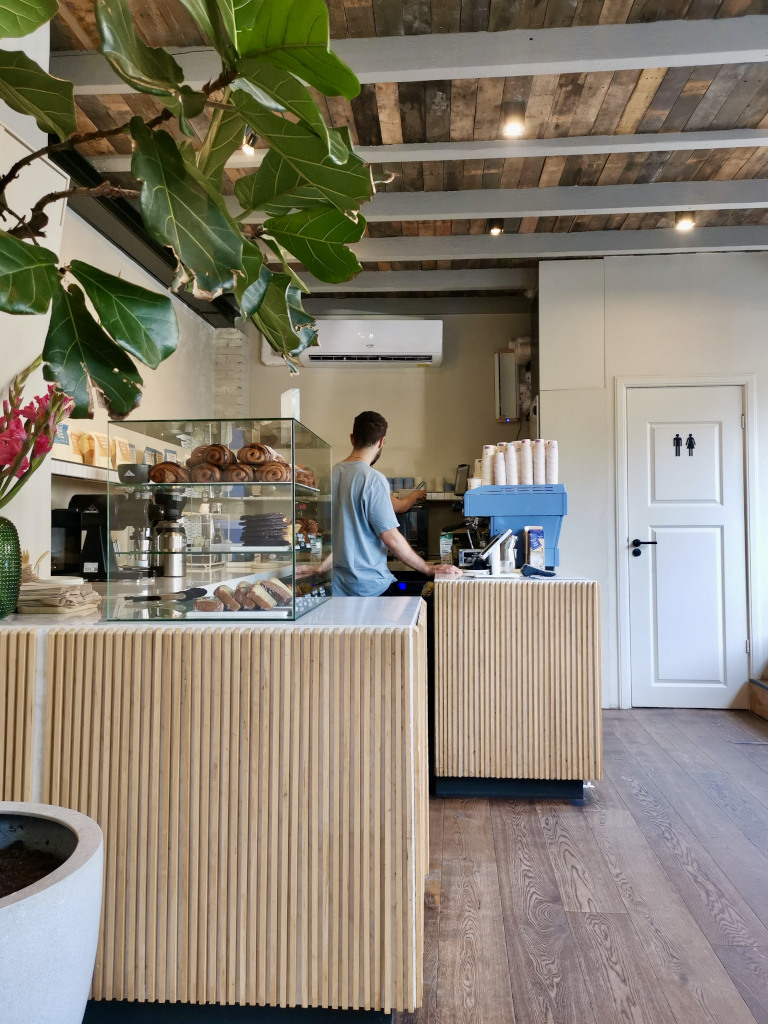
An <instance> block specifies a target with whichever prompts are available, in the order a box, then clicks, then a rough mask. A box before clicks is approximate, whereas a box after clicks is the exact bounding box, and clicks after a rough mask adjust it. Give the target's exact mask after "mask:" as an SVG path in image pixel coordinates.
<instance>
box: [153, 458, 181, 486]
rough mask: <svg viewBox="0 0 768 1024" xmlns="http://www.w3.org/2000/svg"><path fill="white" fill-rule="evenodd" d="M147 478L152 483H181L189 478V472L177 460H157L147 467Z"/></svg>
mask: <svg viewBox="0 0 768 1024" xmlns="http://www.w3.org/2000/svg"><path fill="white" fill-rule="evenodd" d="M149 479H150V480H151V481H152V483H153V484H183V483H186V482H187V481H188V480H189V473H188V472H187V470H186V469H185V468H184V466H180V465H179V464H178V463H177V462H158V463H157V465H156V466H150V467H149Z"/></svg>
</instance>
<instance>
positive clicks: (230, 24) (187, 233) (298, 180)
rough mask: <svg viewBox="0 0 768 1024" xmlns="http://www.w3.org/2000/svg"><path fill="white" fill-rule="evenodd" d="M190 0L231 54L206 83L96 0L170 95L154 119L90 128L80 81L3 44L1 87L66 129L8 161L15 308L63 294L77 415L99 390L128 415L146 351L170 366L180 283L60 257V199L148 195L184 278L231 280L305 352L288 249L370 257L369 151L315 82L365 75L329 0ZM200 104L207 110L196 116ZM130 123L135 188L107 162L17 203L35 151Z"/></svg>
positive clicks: (143, 207) (293, 349)
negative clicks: (164, 287)
mask: <svg viewBox="0 0 768 1024" xmlns="http://www.w3.org/2000/svg"><path fill="white" fill-rule="evenodd" d="M181 3H183V5H184V7H185V8H186V9H187V11H188V12H189V13H190V14H191V16H192V17H193V18H194V19H195V21H196V22H197V24H198V26H199V27H200V30H201V32H202V33H203V34H204V35H205V36H207V38H208V39H209V40H210V42H211V44H212V45H213V47H214V48H215V50H216V52H217V53H218V56H219V58H220V62H221V64H220V72H219V74H218V75H217V76H216V77H215V78H214V79H213V80H211V81H210V82H208V83H207V84H206V85H204V86H203V87H202V89H193V88H192V87H190V86H189V85H188V84H186V83H185V82H184V72H183V70H182V68H181V67H180V65H179V64H178V63H177V62H176V61H175V60H174V58H173V56H172V55H171V54H170V53H168V52H167V51H166V50H163V49H160V48H154V47H150V46H147V45H146V44H145V43H144V42H143V41H142V40H141V39H139V38H138V36H137V35H136V31H135V27H134V21H133V18H132V16H131V11H130V7H129V4H128V0H95V3H94V8H95V13H96V20H97V23H98V27H99V30H100V33H101V52H102V53H103V55H104V57H105V58H106V60H107V61H108V62H109V64H110V65H111V67H112V69H113V70H114V71H115V73H116V74H117V75H119V76H120V77H121V78H122V79H123V80H124V81H125V82H127V83H128V84H129V85H130V86H131V87H132V88H133V89H135V90H137V91H139V92H142V93H148V94H151V95H152V96H154V97H156V98H159V99H160V100H161V101H162V103H163V105H164V106H163V109H162V110H161V112H160V113H159V114H158V115H157V116H156V117H154V118H151V119H150V120H144V119H142V118H141V117H133V118H131V119H130V120H129V121H127V122H126V123H125V124H122V125H119V126H117V127H115V128H110V129H108V130H104V131H96V132H85V133H84V132H78V131H77V123H76V117H75V106H74V100H73V87H72V84H71V83H70V82H66V81H63V80H60V79H55V78H53V77H52V76H50V75H48V74H47V73H46V72H45V71H43V70H42V69H41V68H40V67H39V66H38V65H37V64H35V62H34V61H32V60H30V58H29V57H27V56H26V54H24V53H23V52H21V51H14V50H12V49H2V50H0V96H1V97H2V99H3V100H4V101H5V102H6V103H7V104H8V105H9V106H11V107H12V108H13V109H14V110H16V111H18V112H20V113H22V114H28V115H30V116H31V117H34V119H35V120H36V122H37V125H38V126H39V128H40V129H41V130H42V131H44V132H47V133H49V136H52V138H51V140H50V141H49V143H48V144H47V145H46V146H43V147H41V148H40V149H39V150H37V151H36V152H31V153H29V154H27V155H26V156H24V157H23V158H22V159H20V160H18V161H17V162H16V163H14V164H13V165H12V166H11V167H7V168H5V169H4V170H3V169H2V168H0V171H2V173H0V219H1V221H0V222H1V223H2V226H3V229H2V230H0V311H4V312H6V313H12V314H16V315H19V314H42V313H46V312H47V311H48V310H49V309H50V310H51V317H50V325H49V327H48V331H47V335H46V338H45V342H44V346H43V353H42V355H43V362H44V375H45V377H46V379H47V380H50V381H52V382H54V383H56V384H57V385H58V387H59V388H60V389H61V391H62V392H64V393H65V394H68V395H70V396H71V397H72V399H73V403H74V404H73V410H72V415H73V416H75V417H78V416H88V415H90V413H91V405H92V397H93V391H94V390H95V392H96V393H97V395H98V396H99V398H100V399H101V400H102V401H103V402H104V403H105V404H106V406H107V408H108V411H109V414H110V415H111V416H112V417H113V418H114V417H120V416H125V415H127V414H128V413H130V412H131V410H132V409H134V408H135V407H136V405H137V404H138V402H139V400H140V398H141V386H142V379H141V376H140V375H139V373H138V370H137V367H136V364H135V362H134V360H139V361H140V362H143V363H144V364H146V365H148V366H150V367H155V366H157V365H158V364H159V362H160V361H161V360H163V359H165V358H167V357H168V356H169V355H170V354H171V352H172V351H173V350H174V349H175V347H176V341H177V326H176V323H175V316H174V313H173V309H172V307H171V303H170V300H169V298H168V296H164V295H159V294H157V293H155V292H152V291H148V290H147V289H144V288H138V287H136V286H135V285H132V284H128V283H127V282H125V281H122V280H121V279H120V278H116V277H114V276H112V275H110V274H106V273H104V271H102V270H101V269H99V268H98V267H94V266H91V265H89V264H87V263H84V262H82V261H80V260H73V261H72V262H71V263H70V264H69V265H67V266H61V265H60V263H59V260H58V257H57V255H56V254H55V253H54V252H52V251H50V250H49V249H47V248H46V247H45V246H44V245H43V244H42V242H43V241H44V239H45V231H46V226H47V223H48V214H47V212H46V210H47V208H48V207H49V206H50V205H51V204H52V203H55V202H58V201H60V200H62V199H67V198H68V197H69V196H71V195H82V194H90V195H94V196H98V197H101V198H107V199H108V198H115V197H121V198H125V199H129V200H138V203H139V207H140V211H141V215H142V218H143V221H144V225H145V227H146V230H147V231H148V232H149V234H150V235H151V236H152V237H153V238H154V239H155V240H156V241H158V242H160V243H161V244H162V245H165V246H168V247H169V248H170V249H171V250H172V252H173V254H174V255H175V257H176V260H177V273H176V279H175V283H174V287H175V288H181V287H186V288H190V289H192V291H193V292H194V293H195V294H196V295H199V296H203V297H206V298H213V297H215V296H218V295H221V294H222V293H224V292H232V293H233V294H234V295H235V297H236V299H237V302H238V303H239V308H240V312H241V315H242V317H243V319H250V320H252V321H253V322H254V323H255V324H256V326H257V327H258V328H259V330H260V331H261V333H262V334H263V335H264V337H266V338H267V340H268V341H269V343H270V345H272V347H273V348H274V349H276V350H277V351H278V352H280V353H282V354H283V355H284V356H285V358H286V360H287V362H288V363H289V365H291V366H292V367H293V368H295V363H294V360H295V356H297V355H298V354H299V353H300V352H301V351H303V349H305V348H306V347H307V346H308V345H314V344H316V343H317V330H316V325H315V322H314V320H313V319H312V317H311V316H309V315H308V314H307V313H306V312H305V311H304V309H303V308H302V301H301V300H302V293H304V292H306V291H308V289H307V287H306V285H305V284H304V283H303V282H302V280H301V279H300V277H298V276H297V274H296V273H295V272H294V270H293V268H292V267H291V266H290V265H289V264H290V262H291V261H295V260H298V261H299V262H300V263H303V264H304V265H305V266H306V267H307V269H308V270H309V271H310V272H311V273H313V274H315V275H316V276H317V277H319V278H320V279H322V280H324V281H334V282H335V281H345V280H347V279H348V278H349V277H351V276H352V275H353V274H355V273H357V271H359V270H360V269H361V268H360V264H359V263H358V261H357V259H356V257H355V256H354V255H353V254H352V252H351V251H350V250H349V249H347V244H348V243H350V242H355V241H357V240H359V239H360V237H361V236H362V234H363V232H364V230H365V221H364V219H363V218H362V217H360V216H359V210H360V206H361V204H363V203H364V202H366V201H367V200H368V199H370V198H371V196H372V194H373V191H374V183H373V180H372V176H371V171H370V168H369V167H367V166H366V165H365V164H364V163H363V162H362V161H361V160H360V159H359V158H358V157H357V156H356V155H355V154H354V152H353V150H352V145H351V141H350V137H349V132H348V130H347V129H346V128H329V127H328V126H327V125H326V123H325V120H324V119H323V116H322V114H321V112H320V109H319V108H318V106H317V104H316V103H315V100H314V99H313V97H312V94H311V92H310V90H309V88H308V86H309V87H313V88H314V89H316V90H318V91H319V92H320V93H323V94H324V95H327V96H338V95H341V96H345V97H347V98H352V97H353V96H355V95H356V94H357V93H358V92H359V89H360V85H359V82H358V81H357V78H356V77H355V75H354V74H353V73H352V71H351V70H350V69H349V68H348V67H347V66H346V65H345V64H343V63H342V62H341V61H340V60H339V58H338V57H336V55H335V54H334V53H333V52H332V51H331V50H330V48H329V28H328V11H327V8H326V6H325V3H324V0H237V2H235V0H181ZM56 10H57V3H56V0H30V2H29V3H26V4H23V5H21V6H19V4H18V3H16V2H15V0H0V37H2V38H5V39H8V38H11V37H22V36H24V35H26V34H28V33H30V32H32V31H34V30H35V29H37V28H39V27H40V26H41V25H43V24H45V22H47V21H48V20H49V19H50V18H52V17H53V15H54V14H55V13H56ZM203 113H205V114H206V115H210V122H208V121H195V119H196V118H199V117H200V116H201V115H202V114H203ZM193 122H195V127H196V128H197V129H198V131H203V125H207V127H206V128H205V134H204V137H203V140H202V145H200V147H199V148H198V149H197V150H195V149H194V148H193V146H192V143H191V141H189V140H191V139H193V138H194V137H195V130H194V128H193V124H192V123H193ZM172 123H175V124H176V126H177V127H178V130H179V133H180V134H181V135H183V136H186V139H187V141H182V142H178V141H176V139H175V138H174V136H173V135H172V134H171V133H170V132H169V131H168V127H169V125H171V124H172ZM116 135H123V136H124V137H127V138H129V139H130V140H131V143H132V147H133V158H132V173H133V177H134V178H135V179H136V181H137V182H138V183H139V188H138V189H132V188H125V187H124V186H122V185H120V184H119V183H115V182H113V181H110V180H103V181H102V182H101V183H100V184H98V185H96V186H94V187H92V188H80V187H73V188H70V189H65V190H63V191H59V192H53V193H49V194H48V195H45V196H41V197H40V199H39V200H37V202H35V203H34V205H33V206H32V207H31V209H29V210H24V209H14V206H13V203H11V202H10V201H9V198H8V192H7V190H8V186H9V185H11V183H12V182H14V181H15V180H16V179H17V178H18V177H19V175H22V174H23V173H24V172H25V171H26V169H27V168H28V167H30V166H32V165H33V164H34V163H35V161H37V160H40V159H42V158H43V157H47V156H50V155H52V154H56V153H58V152H60V151H62V150H66V149H73V148H74V147H76V146H77V145H78V144H82V143H86V142H92V141H94V140H96V139H103V138H108V137H112V136H116ZM254 137H258V139H261V140H263V142H264V143H265V144H266V145H267V146H268V151H267V155H266V157H265V159H264V160H263V162H262V163H261V165H260V166H259V167H258V169H257V170H255V171H254V172H253V173H251V174H248V175H246V176H244V177H241V178H239V179H238V180H237V182H236V185H235V196H236V198H237V200H238V202H239V204H240V207H241V212H240V214H239V215H237V216H232V215H231V213H230V212H229V211H228V209H227V206H226V204H225V202H224V199H223V196H222V180H223V173H224V167H225V165H226V162H227V160H228V158H229V157H230V156H231V154H232V153H233V152H234V151H235V150H236V149H237V148H238V147H239V146H241V145H242V144H243V142H244V140H246V139H247V140H248V141H249V142H251V143H252V142H253V140H254ZM255 211H261V212H262V213H263V215H264V218H265V219H264V221H263V223H262V224H260V225H258V226H254V225H250V224H246V223H245V221H246V219H247V218H248V217H249V215H251V214H253V213H254V212H255ZM269 263H271V264H272V266H269V265H268V264H269ZM86 299H87V300H88V301H86ZM89 303H90V305H89ZM94 313H95V316H94Z"/></svg>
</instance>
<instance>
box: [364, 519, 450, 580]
mask: <svg viewBox="0 0 768 1024" xmlns="http://www.w3.org/2000/svg"><path fill="white" fill-rule="evenodd" d="M379 539H380V540H381V541H382V542H383V543H384V544H386V545H387V547H388V548H389V550H390V551H391V552H392V554H393V555H394V556H395V557H396V558H399V559H400V561H401V562H403V563H404V564H405V565H407V566H408V567H409V568H410V569H415V570H416V571H417V572H421V573H424V575H425V576H435V575H437V574H439V575H441V576H443V575H444V576H461V575H463V573H462V571H461V569H459V568H457V567H456V566H455V565H442V564H438V565H430V564H429V563H428V562H425V561H424V559H423V558H422V557H421V555H417V554H416V552H415V551H414V550H413V548H412V547H411V545H410V544H409V543H408V541H407V540H406V539H405V537H404V536H403V535H402V533H400V531H399V530H385V531H384V533H380V534H379Z"/></svg>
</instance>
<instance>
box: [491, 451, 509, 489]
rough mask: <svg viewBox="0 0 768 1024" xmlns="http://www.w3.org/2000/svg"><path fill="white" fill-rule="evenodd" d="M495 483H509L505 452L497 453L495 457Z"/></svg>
mask: <svg viewBox="0 0 768 1024" xmlns="http://www.w3.org/2000/svg"><path fill="white" fill-rule="evenodd" d="M493 482H494V483H495V484H496V485H504V484H506V482H507V468H506V465H505V463H504V452H496V454H495V455H494V456H493Z"/></svg>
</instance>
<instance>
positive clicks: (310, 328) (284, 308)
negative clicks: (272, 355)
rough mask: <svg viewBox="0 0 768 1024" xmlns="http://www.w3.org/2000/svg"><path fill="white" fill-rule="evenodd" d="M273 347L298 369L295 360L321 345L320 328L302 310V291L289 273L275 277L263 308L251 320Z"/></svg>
mask: <svg viewBox="0 0 768 1024" xmlns="http://www.w3.org/2000/svg"><path fill="white" fill-rule="evenodd" d="M251 319H252V320H253V322H254V323H255V324H256V326H257V327H258V328H259V330H260V331H261V333H262V334H263V335H264V337H265V338H266V339H267V341H268V342H269V344H270V345H271V346H272V348H273V349H274V350H275V352H279V353H280V354H281V355H283V356H285V358H286V362H287V363H288V365H289V366H290V367H291V369H295V368H296V366H295V362H293V361H292V357H294V358H295V357H296V356H298V355H300V354H301V353H302V352H303V351H304V349H305V348H309V346H310V345H316V344H317V325H316V324H315V321H314V319H313V318H312V317H311V316H310V315H309V313H307V312H305V310H303V309H302V307H301V292H300V291H299V290H298V288H295V287H294V286H293V285H292V284H291V279H290V278H289V277H288V276H287V275H286V274H273V275H272V280H271V281H270V282H269V284H268V285H267V289H266V292H265V294H264V297H263V299H262V302H261V305H260V306H259V309H258V311H257V312H256V313H254V314H253V316H252V317H251Z"/></svg>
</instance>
